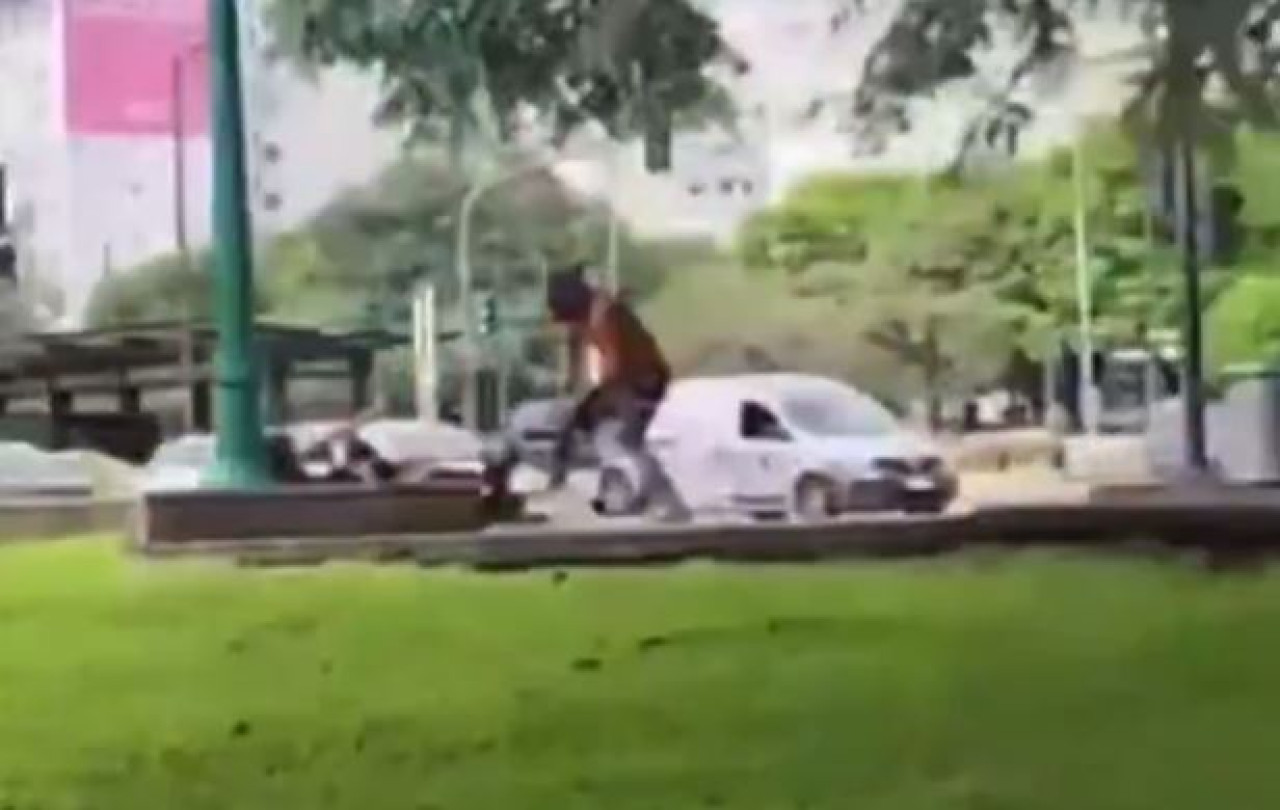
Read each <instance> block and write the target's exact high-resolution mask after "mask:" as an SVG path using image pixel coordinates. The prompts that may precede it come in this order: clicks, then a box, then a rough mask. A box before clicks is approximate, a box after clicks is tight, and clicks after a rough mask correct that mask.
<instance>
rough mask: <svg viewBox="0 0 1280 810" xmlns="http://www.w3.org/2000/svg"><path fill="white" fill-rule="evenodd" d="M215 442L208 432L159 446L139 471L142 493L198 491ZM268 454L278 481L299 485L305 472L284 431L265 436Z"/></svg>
mask: <svg viewBox="0 0 1280 810" xmlns="http://www.w3.org/2000/svg"><path fill="white" fill-rule="evenodd" d="M216 449H217V440H216V439H215V438H214V437H213V436H212V435H210V434H207V433H191V434H187V435H184V436H178V437H175V438H173V439H168V440H166V441H164V442H161V443H160V446H159V447H157V448H156V450H155V452H154V453H153V454H152V455H151V460H150V461H148V462H147V465H146V467H144V468H143V471H142V491H143V492H147V493H160V492H185V491H187V490H192V489H199V488H200V485H201V481H202V479H203V478H204V475H205V473H206V472H207V471H208V469H209V467H211V466H212V465H213V462H214V458H215V456H216ZM267 454H268V457H269V464H270V465H271V472H272V475H273V476H274V477H275V478H276V480H278V481H285V482H293V483H300V482H302V481H305V480H306V478H307V473H306V471H305V470H304V469H303V466H302V465H301V464H300V459H299V458H298V456H297V453H296V451H295V448H294V443H293V439H292V437H291V436H290V435H289V434H288V433H287V432H285V431H271V432H269V433H268V434H267Z"/></svg>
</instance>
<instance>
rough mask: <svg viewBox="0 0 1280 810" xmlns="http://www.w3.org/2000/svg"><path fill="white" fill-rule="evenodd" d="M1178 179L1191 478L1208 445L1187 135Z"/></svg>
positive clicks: (1194, 180)
mask: <svg viewBox="0 0 1280 810" xmlns="http://www.w3.org/2000/svg"><path fill="white" fill-rule="evenodd" d="M1174 150H1175V151H1174V160H1175V166H1176V167H1177V178H1178V195H1177V196H1178V237H1179V243H1180V247H1181V248H1182V275H1183V279H1182V280H1183V291H1184V292H1183V297H1184V302H1183V308H1184V312H1183V317H1184V319H1185V320H1184V324H1183V336H1182V340H1183V348H1182V363H1183V386H1184V388H1183V415H1184V417H1185V420H1186V421H1185V425H1184V431H1185V439H1184V450H1185V452H1186V463H1187V470H1188V472H1189V473H1190V474H1191V475H1192V476H1202V475H1206V474H1208V472H1209V453H1208V443H1207V441H1206V436H1205V404H1204V402H1205V397H1204V333H1203V328H1202V322H1201V321H1202V317H1201V316H1202V313H1201V295H1200V293H1201V290H1200V245H1199V240H1198V238H1197V237H1198V234H1197V232H1196V230H1197V224H1198V220H1199V210H1198V209H1199V206H1198V204H1197V202H1198V200H1199V197H1198V196H1197V195H1198V194H1199V182H1198V177H1197V161H1196V147H1195V143H1194V141H1192V140H1191V139H1190V138H1188V137H1186V136H1182V137H1180V138H1179V139H1178V141H1177V144H1176V145H1175V147H1174Z"/></svg>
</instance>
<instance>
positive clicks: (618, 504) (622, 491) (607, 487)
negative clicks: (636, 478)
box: [595, 469, 638, 517]
mask: <svg viewBox="0 0 1280 810" xmlns="http://www.w3.org/2000/svg"><path fill="white" fill-rule="evenodd" d="M637 497H638V495H637V493H636V488H635V486H634V485H633V484H632V483H631V479H629V478H628V477H627V475H626V474H625V473H623V472H622V471H621V470H615V469H607V470H604V471H602V472H601V473H600V484H599V487H598V488H597V490H596V500H595V510H596V512H597V513H599V514H600V515H602V516H604V517H623V516H625V515H630V514H632V513H634V512H635V509H636V500H637Z"/></svg>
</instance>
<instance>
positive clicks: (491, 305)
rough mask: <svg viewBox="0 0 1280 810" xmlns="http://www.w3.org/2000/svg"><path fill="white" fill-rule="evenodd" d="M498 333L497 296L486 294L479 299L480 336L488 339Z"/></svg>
mask: <svg viewBox="0 0 1280 810" xmlns="http://www.w3.org/2000/svg"><path fill="white" fill-rule="evenodd" d="M497 331H498V296H496V295H494V294H493V293H488V294H486V295H484V296H482V297H481V299H480V329H479V332H480V334H481V335H483V336H485V337H488V336H489V335H493V334H496V333H497Z"/></svg>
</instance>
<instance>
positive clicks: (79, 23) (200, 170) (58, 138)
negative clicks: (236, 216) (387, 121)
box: [0, 0, 398, 326]
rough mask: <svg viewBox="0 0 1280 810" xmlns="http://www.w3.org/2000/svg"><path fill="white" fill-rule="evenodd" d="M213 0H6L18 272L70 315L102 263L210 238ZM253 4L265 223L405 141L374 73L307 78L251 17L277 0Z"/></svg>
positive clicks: (257, 192)
mask: <svg viewBox="0 0 1280 810" xmlns="http://www.w3.org/2000/svg"><path fill="white" fill-rule="evenodd" d="M204 6H205V4H204V2H203V0H0V76H2V77H3V79H4V87H5V92H4V93H0V163H3V164H4V166H5V168H6V175H7V178H8V186H9V201H8V209H9V210H8V215H9V218H10V220H11V221H12V222H13V224H14V230H15V234H14V235H15V241H16V242H17V244H18V250H19V256H20V258H19V261H18V264H19V268H20V271H19V275H20V276H26V277H34V276H39V277H40V279H41V281H42V283H44V284H48V285H52V286H56V287H57V288H59V289H60V290H61V292H62V297H63V306H62V312H63V318H62V320H63V321H64V323H65V324H66V325H68V326H71V325H75V324H77V323H78V322H79V321H80V320H81V319H82V317H83V315H84V311H85V307H86V305H87V304H88V301H89V299H90V296H91V293H92V289H93V287H94V285H95V284H96V283H97V282H98V281H99V280H100V279H101V278H102V277H103V276H104V275H108V274H110V273H112V272H117V271H119V270H122V269H125V268H129V267H132V266H135V265H137V264H139V263H141V262H144V261H147V260H148V259H151V258H154V257H156V256H159V255H163V254H165V253H170V252H172V251H174V250H175V249H176V248H177V246H178V244H179V242H180V241H182V240H183V238H184V237H185V239H186V240H187V241H188V243H189V244H190V245H192V246H196V247H198V246H201V245H204V244H206V243H207V241H208V239H209V231H210V220H211V217H210V212H209V204H208V201H209V194H210V186H211V150H210V144H209V138H208V126H207V108H208V92H207V87H208V77H207V73H208V62H207V55H206V54H205V52H204V42H203V30H202V28H203V24H204ZM243 7H244V9H245V10H246V14H245V15H244V19H245V26H244V36H243V39H244V65H245V74H246V96H247V98H246V113H247V115H246V117H247V119H248V122H249V130H250V131H249V133H248V137H249V144H250V154H249V162H250V174H251V182H252V190H253V199H252V205H253V208H254V222H255V226H256V228H257V229H258V231H259V233H260V234H262V233H267V232H270V231H272V230H274V229H276V228H281V227H287V226H289V225H292V224H295V223H297V222H298V221H300V220H301V219H303V218H305V217H306V216H307V215H309V214H310V213H312V212H313V211H314V210H315V209H316V208H317V207H318V206H320V205H322V204H324V203H325V202H326V201H328V200H329V199H330V198H331V197H332V196H333V194H334V193H336V192H337V191H338V190H340V189H341V188H343V187H344V186H346V185H350V184H354V183H359V182H361V181H363V180H365V179H366V178H368V177H369V176H370V175H371V174H373V173H375V172H377V171H378V170H379V169H380V168H382V167H383V166H385V165H386V163H387V162H388V161H389V160H390V159H392V158H393V157H394V155H395V154H396V150H397V148H398V140H397V138H396V135H395V134H394V133H389V132H380V131H378V130H376V129H375V128H374V127H373V125H372V124H371V123H370V121H371V115H370V114H369V113H371V112H372V109H373V106H374V103H375V100H376V87H375V86H374V85H373V83H372V81H371V80H370V79H369V78H367V77H362V76H358V75H354V74H350V73H346V72H342V71H337V72H331V73H328V74H325V75H323V76H321V77H320V78H318V79H311V78H304V77H302V76H300V75H298V74H297V73H295V72H294V71H292V70H290V69H289V68H288V67H287V66H283V65H280V64H277V63H273V62H271V61H269V60H268V59H267V58H266V57H265V55H264V54H266V53H267V49H266V48H265V47H264V42H265V35H264V32H263V29H262V25H261V18H260V16H258V14H257V13H247V12H248V11H249V10H251V9H253V10H256V12H261V10H262V7H263V4H259V3H249V2H245V3H244V4H243ZM160 12H163V13H160ZM180 12H185V16H178V15H179V14H180ZM166 24H167V26H168V27H163V26H164V25H166ZM108 66H109V69H107V68H108ZM361 113H365V114H361ZM337 144H341V145H342V148H340V149H339V148H334V147H335V146H336V145H337Z"/></svg>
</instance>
